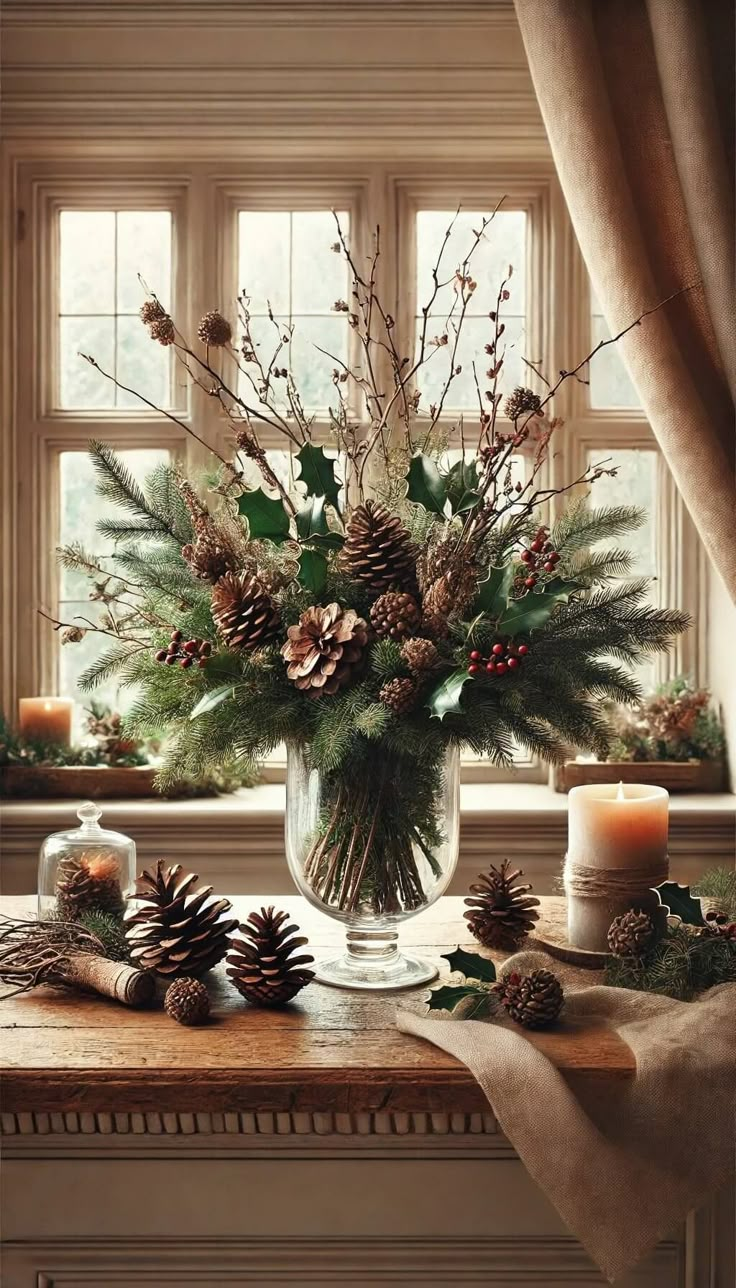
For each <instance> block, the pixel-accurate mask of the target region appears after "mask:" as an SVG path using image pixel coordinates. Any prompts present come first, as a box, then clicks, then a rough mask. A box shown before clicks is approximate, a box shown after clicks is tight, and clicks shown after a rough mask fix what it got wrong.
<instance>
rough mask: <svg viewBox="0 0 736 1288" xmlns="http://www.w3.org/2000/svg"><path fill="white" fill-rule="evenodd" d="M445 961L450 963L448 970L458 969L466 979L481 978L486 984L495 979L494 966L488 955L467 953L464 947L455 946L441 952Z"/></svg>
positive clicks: (491, 982)
mask: <svg viewBox="0 0 736 1288" xmlns="http://www.w3.org/2000/svg"><path fill="white" fill-rule="evenodd" d="M442 956H443V957H444V959H445V961H446V962H449V964H450V970H459V971H460V972H461V974H463V975H464V976H465V978H466V979H482V980H483V981H484V982H485V983H486V984H493V983H494V982H495V979H496V967H495V966H494V965H493V962H492V961H491V960H490V959H489V958H488V957H481V955H480V953H468V952H466V951H465V949H464V948H456V949H455V950H454V952H451V953H442Z"/></svg>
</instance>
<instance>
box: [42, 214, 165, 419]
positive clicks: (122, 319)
mask: <svg viewBox="0 0 736 1288" xmlns="http://www.w3.org/2000/svg"><path fill="white" fill-rule="evenodd" d="M171 236H172V221H171V212H170V211H168V210H119V211H115V210H62V211H61V212H60V214H59V260H60V264H59V350H60V352H59V373H60V375H59V390H58V400H59V406H60V407H63V408H79V409H98V408H99V409H104V408H110V407H135V406H138V407H140V406H141V403H140V402H139V400H138V399H137V398H133V397H132V396H131V395H130V394H126V393H124V392H123V391H122V390H119V389H116V387H115V385H114V384H113V383H112V382H111V381H108V380H106V379H105V377H104V376H102V375H100V374H99V372H96V371H95V370H94V369H93V368H92V367H90V366H89V365H88V364H87V363H85V362H84V360H83V359H82V358H81V357H80V356H79V355H80V353H87V354H90V355H91V356H92V357H93V358H95V360H96V361H97V362H98V363H99V364H100V366H101V367H103V368H104V370H105V371H107V372H109V373H110V374H111V375H113V376H115V377H117V379H119V380H121V381H123V382H124V383H126V384H127V383H130V384H132V385H133V386H134V387H135V388H137V389H140V391H141V393H143V394H145V395H146V397H148V398H151V400H152V401H154V402H158V403H160V404H161V405H163V406H168V405H169V403H170V381H171V374H170V373H171V353H170V351H169V350H166V349H163V348H161V346H159V345H156V344H154V343H153V342H152V341H151V340H150V338H149V336H148V335H147V333H146V331H145V329H144V327H143V326H142V324H141V322H140V319H139V317H138V310H139V308H140V306H141V304H142V302H143V300H144V298H145V291H144V287H143V286H141V283H140V282H139V280H138V274H140V276H141V278H142V279H143V281H144V282H145V284H146V287H147V288H148V289H149V290H151V291H153V292H154V293H155V294H156V295H158V296H159V298H160V299H161V300H162V301H163V303H164V304H166V305H168V303H169V300H170V294H171Z"/></svg>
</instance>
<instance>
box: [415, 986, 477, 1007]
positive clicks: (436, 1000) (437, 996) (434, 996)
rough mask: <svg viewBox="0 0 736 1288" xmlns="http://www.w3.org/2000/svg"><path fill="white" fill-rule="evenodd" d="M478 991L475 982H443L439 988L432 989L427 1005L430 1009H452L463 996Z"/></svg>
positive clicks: (470, 995) (469, 995)
mask: <svg viewBox="0 0 736 1288" xmlns="http://www.w3.org/2000/svg"><path fill="white" fill-rule="evenodd" d="M483 991H484V992H485V990H483ZM480 992H481V990H480V989H479V988H478V986H477V984H443V985H442V987H441V988H433V989H432V992H431V993H430V995H429V998H428V1000H427V1006H428V1007H429V1009H430V1011H454V1009H455V1007H456V1006H457V1005H458V1003H459V1002H462V1001H463V999H464V998H466V997H472V996H473V995H474V994H476V993H480Z"/></svg>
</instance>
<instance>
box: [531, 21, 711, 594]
mask: <svg viewBox="0 0 736 1288" xmlns="http://www.w3.org/2000/svg"><path fill="white" fill-rule="evenodd" d="M515 3H516V13H517V17H518V20H519V26H520V28H521V33H522V37H523V40H524V44H525V46H526V52H527V57H528V59H529V67H530V69H531V74H532V79H533V81H534V88H535V90H536V94H537V97H538V100H539V104H540V108H541V111H542V115H543V117H544V122H545V126H546V129H547V134H548V136H549V141H550V146H551V148H552V154H553V156H554V160H555V164H556V167H557V172H558V175H559V178H560V183H561V185H562V189H563V191H564V194H565V198H566V201H567V205H568V208H569V210H570V216H571V219H572V222H573V225H574V227H575V231H576V234H577V237H578V241H579V243H580V247H581V250H582V253H583V255H584V257H585V261H586V264H587V266H588V271H589V273H590V276H591V280H592V282H593V286H594V288H595V292H596V295H597V296H598V300H599V301H600V304H601V307H602V309H603V312H604V313H605V315H606V320H607V322H608V325H609V326H610V327H611V329H612V331H613V332H614V333H615V332H617V331H619V330H621V329H622V328H623V327H624V326H625V325H626V324H627V322H629V321H631V319H632V318H634V317H636V316H637V315H638V314H640V313H642V312H643V311H644V310H645V309H647V308H650V307H651V306H652V305H654V304H656V303H658V302H659V301H660V300H662V299H664V298H666V297H667V296H668V295H670V294H671V293H672V292H673V291H675V290H677V289H678V288H680V287H682V286H687V285H690V284H693V283H694V284H695V285H694V286H693V289H691V290H689V291H687V292H686V293H685V294H684V295H682V296H680V297H678V298H677V299H676V300H674V301H673V302H672V303H670V304H668V305H667V306H666V308H664V309H663V310H661V311H660V312H657V313H655V314H654V315H653V316H651V317H649V318H647V319H645V321H644V322H643V323H642V324H641V326H639V327H635V328H634V330H633V331H632V332H630V333H629V335H627V336H626V337H625V338H624V339H623V340H622V341H621V343H620V348H621V352H622V354H623V357H624V359H625V361H626V364H627V366H628V369H629V372H630V375H631V377H632V379H633V381H634V384H635V386H636V389H637V392H638V394H639V397H640V399H641V403H642V406H643V407H644V410H645V412H646V414H647V416H648V418H649V420H650V423H651V425H652V428H653V430H654V433H655V434H656V436H657V440H658V442H659V445H660V447H661V449H662V452H663V454H664V457H665V459H666V461H667V463H668V465H669V467H670V469H671V471H672V474H673V476H674V478H675V482H676V484H677V486H678V488H679V489H680V492H681V493H682V496H683V498H684V500H685V503H686V505H687V507H688V509H689V511H690V513H691V515H692V517H693V519H694V521H695V524H696V526H697V528H698V531H699V533H700V535H701V537H702V539H703V542H704V543H705V546H706V549H707V551H708V553H709V555H710V557H711V559H712V560H713V562H714V564H715V566H716V567H717V568H718V570H719V572H720V574H721V576H722V577H723V579H724V581H725V582H726V585H727V586H728V588H729V590H730V592H731V595H732V597H733V598H734V599H736V483H735V477H734V476H735V468H736V432H735V430H734V401H735V400H736V309H735V308H734V289H735V280H734V200H733V181H734V153H733V125H734V98H733V59H734V33H733V23H734V17H733V4H732V3H731V0H515Z"/></svg>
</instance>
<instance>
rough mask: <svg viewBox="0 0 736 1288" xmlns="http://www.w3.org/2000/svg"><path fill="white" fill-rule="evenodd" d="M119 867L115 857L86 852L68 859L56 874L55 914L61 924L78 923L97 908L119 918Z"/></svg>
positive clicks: (121, 899)
mask: <svg viewBox="0 0 736 1288" xmlns="http://www.w3.org/2000/svg"><path fill="white" fill-rule="evenodd" d="M123 906H124V905H123V892H122V889H121V887H120V865H119V864H118V861H117V859H116V858H115V855H114V854H105V853H103V852H98V851H88V852H87V853H86V854H82V855H80V856H79V857H77V856H76V855H73V854H69V855H67V856H66V857H65V858H63V859H61V860H60V862H59V867H58V871H57V874H56V911H57V913H58V915H59V916H60V917H61V918H62V920H63V921H77V920H78V918H79V917H80V916H81V915H82V914H83V913H85V912H89V910H90V909H91V908H96V909H98V910H99V911H100V912H109V913H111V914H112V915H114V916H117V917H119V916H120V915H121V913H122V911H123Z"/></svg>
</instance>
